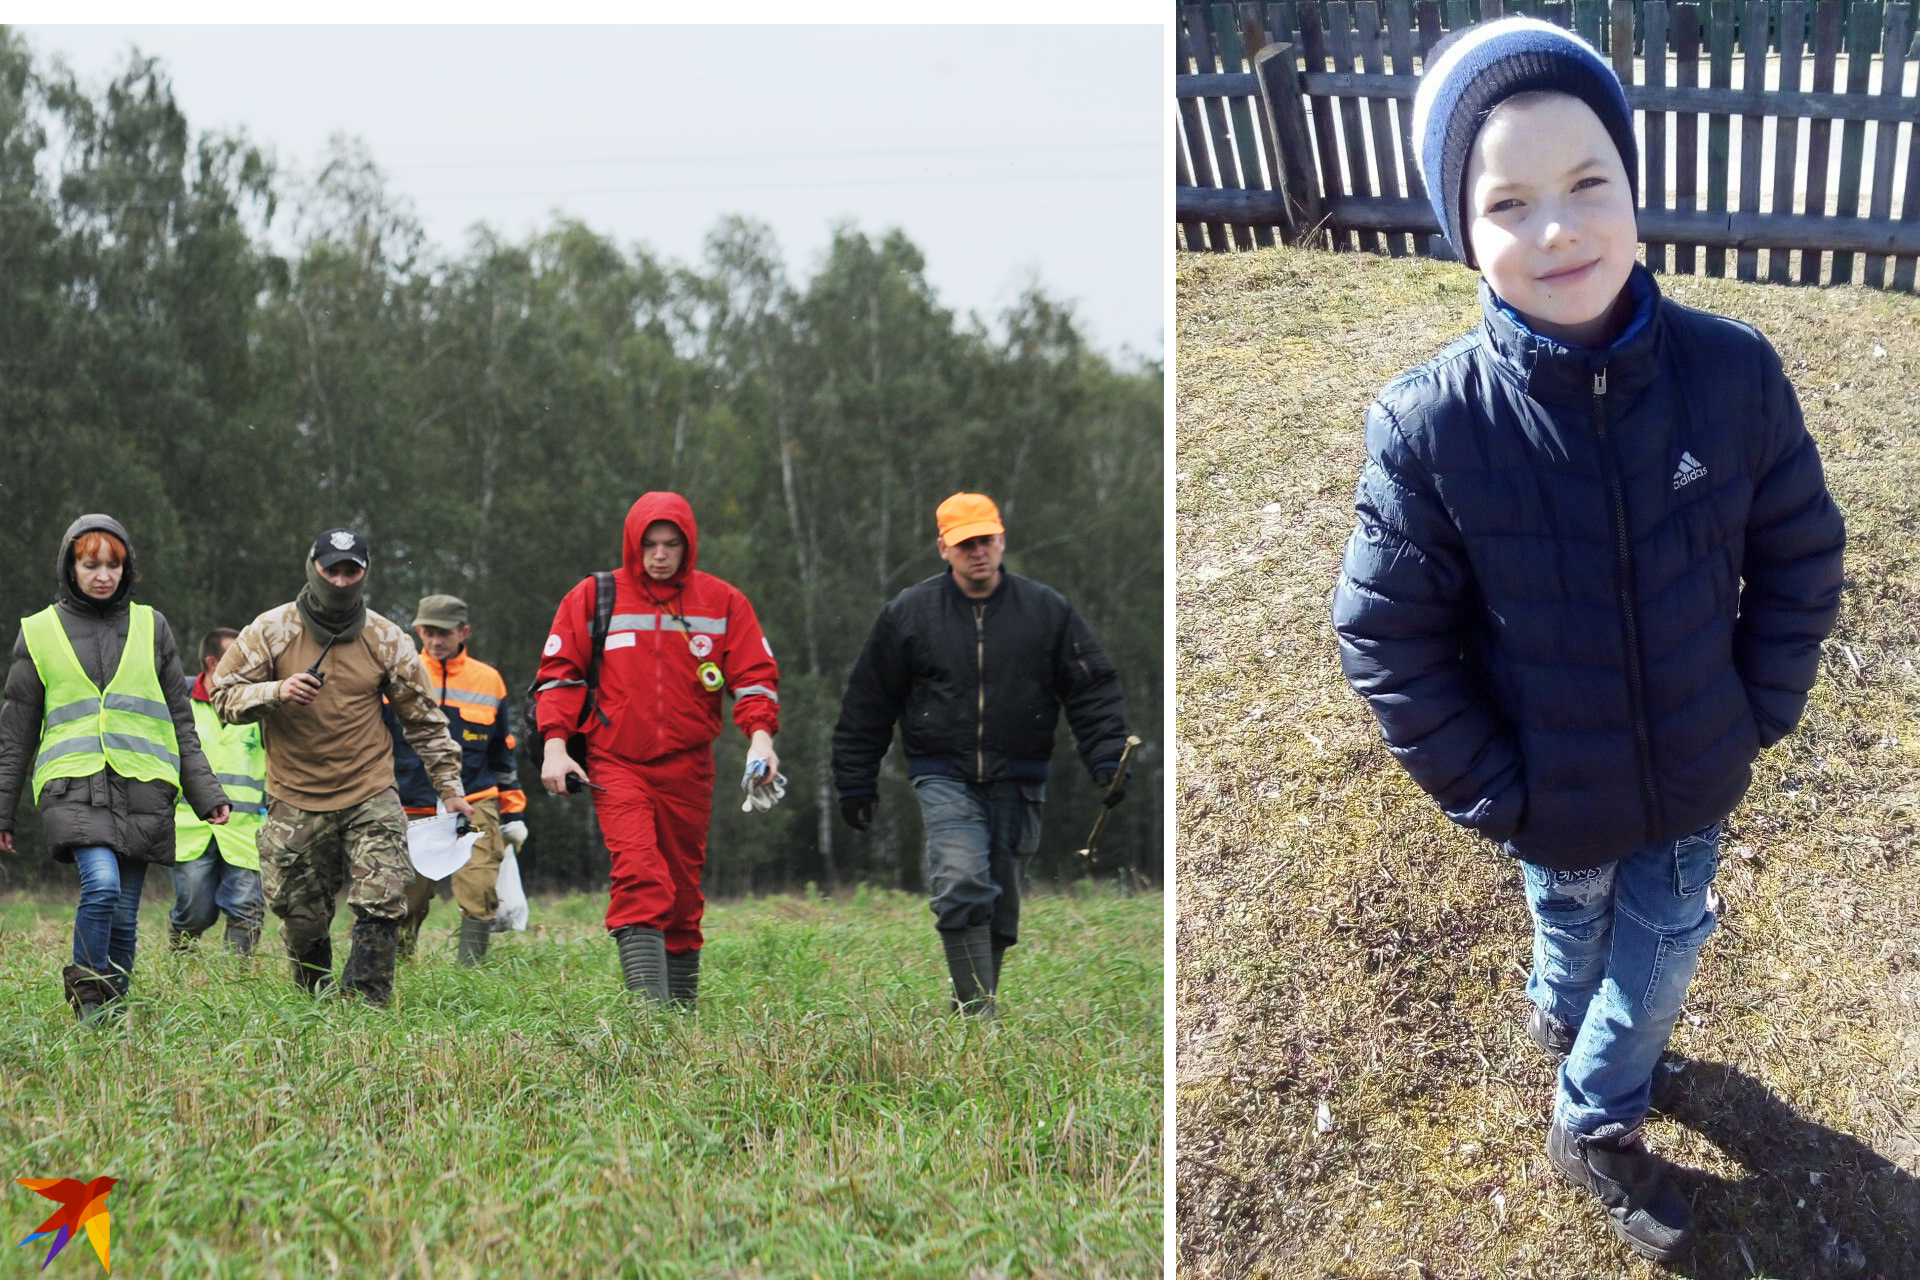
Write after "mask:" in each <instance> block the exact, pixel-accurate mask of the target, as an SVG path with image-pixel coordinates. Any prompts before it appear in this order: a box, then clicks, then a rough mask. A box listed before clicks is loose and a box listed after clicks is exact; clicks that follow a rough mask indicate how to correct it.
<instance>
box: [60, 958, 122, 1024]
mask: <svg viewBox="0 0 1920 1280" xmlns="http://www.w3.org/2000/svg"><path fill="white" fill-rule="evenodd" d="M60 977H61V980H62V984H63V985H64V986H65V988H66V993H67V1003H68V1004H70V1005H72V1006H73V1012H74V1014H75V1015H76V1016H77V1017H78V1018H79V1019H80V1021H81V1022H83V1023H87V1024H92V1023H95V1022H98V1021H99V1020H100V1018H101V1010H103V1009H105V1008H107V1007H108V1006H109V1005H112V1004H114V1003H115V1002H116V1001H117V1000H118V999H119V997H120V994H121V993H120V989H119V988H118V987H117V986H116V985H115V984H114V981H113V979H112V978H110V977H108V976H107V975H106V974H104V973H95V972H94V971H93V970H91V969H88V968H84V967H82V966H81V965H77V964H70V965H68V966H67V967H66V968H65V969H63V970H61V971H60Z"/></svg>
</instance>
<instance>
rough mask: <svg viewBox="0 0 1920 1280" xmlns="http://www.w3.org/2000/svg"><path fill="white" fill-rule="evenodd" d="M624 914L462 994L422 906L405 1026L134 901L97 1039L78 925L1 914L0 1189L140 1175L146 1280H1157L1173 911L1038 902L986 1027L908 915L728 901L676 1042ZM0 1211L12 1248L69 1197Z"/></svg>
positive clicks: (546, 939)
mask: <svg viewBox="0 0 1920 1280" xmlns="http://www.w3.org/2000/svg"><path fill="white" fill-rule="evenodd" d="M604 903H605V900H604V898H598V897H593V896H575V897H571V898H566V899H562V900H560V901H557V902H545V903H536V904H535V906H534V920H535V928H534V929H533V930H532V931H530V932H529V933H527V934H521V935H513V936H510V937H506V938H504V939H501V938H496V942H495V945H494V947H493V949H492V950H491V952H490V953H489V954H488V956H487V958H486V960H485V962H484V964H483V965H482V966H481V967H479V968H478V969H473V970H467V969H462V968H459V967H458V966H456V965H455V964H454V963H453V951H452V933H451V930H452V929H453V928H455V927H457V924H456V922H457V914H456V913H455V912H454V911H453V909H452V907H451V906H450V904H446V903H437V904H436V907H435V912H434V915H433V917H432V919H430V920H429V922H428V924H427V928H426V930H425V932H424V933H423V935H422V938H421V955H420V957H419V958H418V959H416V960H414V961H411V962H403V963H402V966H401V971H400V975H399V978H398V981H397V982H396V985H395V1000H394V1006H393V1008H392V1009H390V1010H388V1011H385V1012H382V1011H379V1010H374V1009H369V1008H366V1007H364V1006H362V1005H360V1004H359V1003H358V1002H351V1001H342V1000H337V999H329V1000H323V1001H315V1000H313V999H311V998H308V997H305V996H303V995H301V994H300V993H298V992H297V991H296V990H295V989H294V987H293V986H292V984H291V982H290V981H289V979H288V975H287V967H286V964H285V961H284V960H283V959H281V957H280V952H279V946H278V936H277V930H276V928H275V926H274V924H273V923H272V922H271V921H269V924H268V931H267V938H266V941H265V942H264V944H263V947H262V952H263V954H262V956H261V957H260V958H257V959H255V960H253V961H245V960H240V959H237V958H234V957H230V956H228V955H226V954H224V952H223V951H222V949H221V948H220V947H219V946H218V945H217V943H218V934H219V930H218V929H217V928H216V929H215V930H214V931H212V932H211V933H209V934H208V935H207V937H206V938H204V939H202V942H201V945H200V946H199V947H198V948H197V949H196V950H195V951H192V952H188V953H182V954H169V953H168V952H167V951H166V950H165V947H164V945H163V940H164V930H165V918H164V909H163V908H162V907H160V906H159V905H158V904H156V903H149V904H148V906H147V908H146V911H145V913H144V917H143V928H142V935H141V953H140V960H139V963H138V965H137V968H136V973H135V982H134V993H133V996H132V999H131V1002H130V1007H129V1010H128V1014H127V1017H126V1019H125V1022H124V1024H123V1025H120V1026H108V1027H102V1028H81V1027H78V1026H77V1025H76V1024H75V1022H74V1019H73V1017H72V1015H71V1014H70V1013H69V1012H68V1010H67V1008H66V1006H65V1005H64V1003H63V1002H62V1000H61V995H60V989H59V969H60V966H61V965H62V964H64V963H65V957H66V954H67V950H68V947H69V939H70V931H71V925H72V909H71V906H70V904H65V903H58V904H45V903H32V902H13V903H6V904H0V1150H4V1151H5V1152H7V1154H8V1156H9V1160H8V1165H9V1167H8V1168H6V1169H5V1170H4V1171H0V1173H3V1174H4V1176H6V1177H9V1178H11V1177H43V1176H44V1177H62V1176H72V1177H79V1178H92V1177H96V1176H103V1175H104V1176H115V1177H118V1178H120V1179H121V1181H120V1183H119V1185H118V1186H117V1187H115V1188H114V1190H113V1192H112V1193H111V1195H110V1196H109V1199H108V1208H109V1209H110V1211H111V1212H112V1215H113V1264H114V1265H113V1269H114V1272H115V1274H117V1275H125V1276H134V1277H142V1276H195V1277H199V1276H210V1277H229V1276H231V1277H242V1276H245V1277H253V1276H285V1277H303V1276H329V1277H331V1276H350V1277H360V1276H389V1275H391V1276H412V1275H419V1276H422V1277H426V1276H435V1277H464V1276H501V1277H524V1276H556V1277H564V1276H594V1277H601V1276H610V1275H612V1276H645V1277H656V1276H657V1277H695V1276H753V1277H785V1276H793V1277H814V1276H818V1277H823V1278H824V1277H855V1276H858V1277H869V1276H900V1277H921V1276H924V1277H964V1276H981V1277H985V1276H1009V1277H1011V1276H1049V1277H1051V1276H1074V1277H1102V1276H1112V1277H1119V1276H1148V1275H1158V1274H1159V1273H1160V1265H1161V1264H1160V1257H1159V1241H1160V1232H1161V1221H1162V1204H1161V1195H1160V1186H1161V1177H1160V1167H1161V1166H1160V1161H1161V1158H1162V1152H1161V1150H1160V1115H1161V1101H1160V1099H1161V1051H1160V1040H1161V1036H1160V1026H1161V977H1160V975H1161V943H1160V933H1161V926H1160V920H1161V901H1160V899H1159V898H1158V897H1157V896H1142V897H1134V898H1122V897H1120V896H1117V895H1114V894H1111V893H1095V894H1092V895H1080V896H1072V897H1067V896H1047V895H1042V896H1037V897H1036V898H1034V899H1033V900H1032V901H1031V902H1029V903H1028V904H1027V907H1026V913H1025V916H1026V918H1025V934H1026V940H1025V941H1023V942H1022V944H1021V945H1020V946H1019V947H1017V948H1015V949H1014V950H1013V951H1012V952H1010V953H1009V956H1008V961H1007V968H1006V972H1005V976H1004V978H1003V981H1002V987H1001V1011H1002V1016H1001V1018H1000V1019H999V1021H997V1022H995V1023H992V1024H981V1023H973V1022H964V1021H962V1020H960V1019H958V1018H956V1017H954V1016H952V1015H951V1014H950V1013H949V1012H948V1011H947V1006H946V996H945V985H946V983H945V977H944V967H943V964H942V962H941V958H940V952H939V945H938V939H937V937H936V935H935V934H934V931H933V929H932V926H931V918H930V917H929V916H928V914H927V911H926V907H925V903H924V901H923V900H920V899H917V898H909V897H907V896H905V895H900V894H873V893H866V892H864V891H863V892H861V893H860V894H857V895H855V896H854V897H852V898H850V899H848V900H845V901H826V900H821V899H818V898H807V899H798V898H784V899H769V900H763V901H758V902H749V903H741V904H735V905H724V904H723V905H717V906H714V907H712V908H710V909H709V912H708V920H707V932H708V942H707V947H706V953H705V961H704V970H703V973H702V987H701V1000H700V1008H699V1012H698V1013H697V1014H696V1015H694V1016H692V1017H685V1016H682V1015H679V1014H674V1013H664V1012H662V1013H654V1012H648V1011H645V1010H641V1009H639V1008H637V1007H636V1005H635V1003H634V1001H633V1000H632V999H631V998H630V997H629V996H628V994H627V993H626V992H625V990H624V989H623V988H622V987H621V985H620V981H619V975H618V966H617V963H616V960H615V956H614V951H613V946H612V943H611V942H610V941H609V940H608V939H607V937H606V934H605V932H604V930H603V927H602V925H601V922H600V913H601V911H602V910H603V909H604ZM350 923H351V917H350V916H349V914H348V913H347V912H345V911H344V909H343V911H342V913H341V917H340V918H339V919H338V920H337V921H336V932H335V943H334V946H335V954H336V956H338V957H341V958H344V956H345V955H346V951H347V930H348V928H349V927H350ZM5 1189H6V1192H7V1194H6V1196H5V1198H4V1204H5V1205H6V1206H7V1208H6V1223H7V1224H8V1229H9V1230H11V1231H13V1232H14V1235H13V1237H12V1240H9V1241H8V1243H9V1244H12V1243H13V1241H14V1240H18V1239H19V1238H20V1237H21V1236H24V1235H25V1234H26V1233H27V1232H28V1231H29V1230H31V1229H32V1228H33V1227H34V1226H36V1225H37V1224H38V1223H39V1221H40V1220H41V1218H43V1217H44V1216H45V1215H46V1213H48V1212H49V1211H51V1209H52V1204H51V1202H49V1201H46V1200H43V1199H41V1198H40V1197H38V1196H36V1195H33V1194H31V1193H29V1192H27V1191H26V1190H25V1189H24V1188H20V1187H15V1186H12V1185H11V1184H7V1185H6V1188H5ZM45 1243H46V1242H44V1241H42V1242H37V1243H36V1244H35V1245H33V1246H29V1247H28V1248H26V1249H11V1248H10V1249H8V1250H6V1251H4V1252H0V1277H4V1276H11V1275H16V1274H17V1275H22V1276H25V1275H28V1274H31V1273H32V1271H33V1269H34V1268H36V1267H37V1266H38V1265H39V1263H40V1260H41V1258H43V1257H44V1256H45V1252H46V1250H45ZM98 1265H99V1263H98V1262H97V1260H96V1259H94V1257H93V1256H92V1253H91V1251H90V1250H88V1249H87V1247H86V1242H85V1241H84V1240H78V1241H75V1242H74V1243H73V1244H71V1245H69V1246H68V1248H67V1250H66V1252H65V1253H63V1254H62V1256H61V1257H60V1258H59V1259H57V1260H56V1261H55V1263H54V1267H56V1268H62V1269H63V1272H62V1273H63V1274H70V1275H80V1274H87V1273H89V1272H90V1271H92V1270H93V1269H94V1268H97V1267H98ZM49 1270H50V1273H51V1272H52V1269H51V1268H50V1269H49ZM93 1273H94V1274H97V1272H93Z"/></svg>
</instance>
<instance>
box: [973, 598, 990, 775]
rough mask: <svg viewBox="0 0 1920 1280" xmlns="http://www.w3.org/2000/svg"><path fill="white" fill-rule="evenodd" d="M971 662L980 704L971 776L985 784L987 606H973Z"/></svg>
mask: <svg viewBox="0 0 1920 1280" xmlns="http://www.w3.org/2000/svg"><path fill="white" fill-rule="evenodd" d="M973 662H974V671H975V672H976V675H977V679H976V680H975V682H974V684H975V687H976V688H977V689H978V690H979V695H980V706H979V710H978V712H977V713H976V714H975V716H974V748H973V777H974V780H975V781H976V782H979V783H981V784H982V785H985V783H986V781H987V606H985V605H983V604H977V605H975V606H973Z"/></svg>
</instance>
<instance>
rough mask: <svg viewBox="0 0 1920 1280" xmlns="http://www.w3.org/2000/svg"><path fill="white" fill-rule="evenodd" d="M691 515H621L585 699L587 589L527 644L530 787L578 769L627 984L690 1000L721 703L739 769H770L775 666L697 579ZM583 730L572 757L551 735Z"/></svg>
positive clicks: (649, 994) (722, 588) (644, 502)
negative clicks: (727, 711)
mask: <svg viewBox="0 0 1920 1280" xmlns="http://www.w3.org/2000/svg"><path fill="white" fill-rule="evenodd" d="M699 539H700V534H699V530H698V528H697V527H696V526H695V524H694V519H693V508H692V507H691V506H689V505H688V503H687V500H686V499H685V498H683V497H681V496H680V495H679V494H677V493H647V494H643V495H641V497H640V499H639V501H637V502H635V503H634V504H633V508H632V510H630V511H628V512H627V519H626V528H625V534H624V537H623V540H622V546H621V567H620V568H619V569H618V570H616V571H615V572H614V573H613V581H614V604H613V618H612V623H611V626H610V627H609V629H608V633H607V637H606V641H605V645H604V648H603V650H602V655H601V659H600V668H599V680H598V689H597V693H596V694H595V701H594V708H595V709H594V711H593V713H592V714H590V715H588V716H587V717H586V722H585V724H582V723H581V718H582V715H581V713H582V711H583V709H584V708H585V707H586V706H587V688H586V679H587V674H588V668H589V666H590V664H591V661H592V654H593V644H592V628H593V613H594V593H595V590H596V588H595V584H594V580H593V579H592V578H588V579H586V580H585V581H583V582H581V583H580V585H579V586H576V587H575V588H574V589H573V590H572V591H570V592H568V593H567V596H566V598H565V599H564V600H562V601H561V602H560V609H559V611H558V612H557V613H556V614H555V615H554V619H553V631H552V634H550V635H549V636H548V637H547V642H546V646H545V648H544V650H543V651H542V656H541V661H540V670H539V674H538V675H537V676H536V677H535V685H534V692H535V696H536V697H537V699H538V702H537V709H538V719H539V729H538V731H539V735H540V737H541V738H542V739H543V756H542V761H541V769H540V782H541V785H542V786H544V787H546V789H547V790H548V791H550V792H553V793H554V794H556V795H558V794H561V793H562V792H564V791H565V790H566V789H567V784H568V780H569V778H570V777H571V776H573V775H578V776H580V777H581V778H583V779H585V780H587V781H588V782H589V783H590V784H592V785H593V786H595V787H598V788H601V790H597V791H595V793H594V808H595V812H596V813H597V815H598V816H599V819H600V830H601V834H602V836H603V837H604V838H605V840H606V844H607V849H608V851H609V852H610V853H611V855H612V863H613V867H612V871H613V885H612V893H611V897H610V900H609V902H608V905H607V929H608V930H609V931H610V932H611V933H612V934H613V936H614V940H615V942H616V943H617V944H618V947H619V952H620V968H621V973H622V975H623V977H624V978H625V981H626V984H627V987H628V989H630V990H632V991H635V992H637V993H639V994H640V995H642V996H643V997H645V998H646V999H649V1000H654V1001H667V1000H669V999H671V1000H672V1001H673V1002H674V1003H675V1004H677V1005H680V1006H681V1007H686V1008H690V1007H692V1004H693V1001H694V998H695V996H696V994H697V992H698V988H699V980H700V945H701V941H702V934H701V932H700V918H701V914H702V912H703V910H704V909H705V905H706V899H705V898H704V897H703V896H702V895H701V892H700V873H701V870H702V868H703V867H704V866H705V864H706V853H707V820H708V817H709V816H710V815H711V813H712V810H713V782H714V768H713V743H714V740H715V739H716V738H718V737H719V736H720V729H721V724H720V715H721V711H722V710H723V708H724V706H725V702H726V699H727V697H728V696H729V695H731V696H732V697H733V699H734V704H733V722H734V724H735V725H737V726H738V727H739V729H740V732H741V733H743V734H745V735H746V736H747V738H748V739H749V744H750V745H749V746H748V750H747V757H748V770H749V772H750V773H751V772H753V771H755V770H756V769H758V770H760V773H759V777H760V778H761V779H763V781H762V782H760V783H756V785H765V786H772V785H773V784H774V782H775V780H776V779H777V778H778V776H779V766H780V761H779V757H778V756H776V755H775V754H774V750H773V736H774V734H776V733H777V732H779V729H780V695H779V682H780V669H779V667H778V666H777V665H776V664H775V662H774V659H773V648H772V646H771V645H769V644H768V643H767V639H766V637H765V636H764V635H763V634H762V633H761V631H760V622H759V619H757V618H756V617H755V616H754V612H753V606H752V604H750V603H748V601H747V598H746V596H744V595H742V594H741V593H740V591H739V590H738V589H737V588H735V587H733V586H732V585H730V584H728V583H726V582H723V581H721V580H720V579H719V578H716V577H714V576H713V575H712V574H708V573H701V572H700V571H699V570H698V569H697V568H695V564H696V562H697V561H698V558H699V548H700V541H699ZM576 732H579V733H584V735H585V737H586V763H585V767H584V768H583V767H582V766H581V764H580V762H579V761H577V760H575V759H573V758H572V757H571V756H569V755H568V754H567V738H568V736H569V735H570V734H573V733H576Z"/></svg>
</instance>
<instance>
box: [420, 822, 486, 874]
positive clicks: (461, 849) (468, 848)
mask: <svg viewBox="0 0 1920 1280" xmlns="http://www.w3.org/2000/svg"><path fill="white" fill-rule="evenodd" d="M458 826H459V819H458V818H457V817H455V816H454V815H453V814H451V813H445V812H441V813H436V814H435V815H433V817H431V818H415V819H414V820H413V821H411V822H409V823H407V857H408V859H409V860H410V861H411V862H412V863H413V869H414V870H415V871H417V872H419V873H420V875H421V876H422V877H423V878H424V879H427V880H445V879H446V878H447V877H448V876H450V875H452V874H453V873H454V872H456V871H458V870H459V869H460V868H462V867H464V866H466V865H467V860H468V859H469V858H471V857H472V856H473V845H474V842H475V841H476V840H478V839H479V838H480V833H479V832H478V831H469V832H468V833H467V834H466V835H464V836H463V835H460V834H458V833H457V830H456V829H457V828H458Z"/></svg>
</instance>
